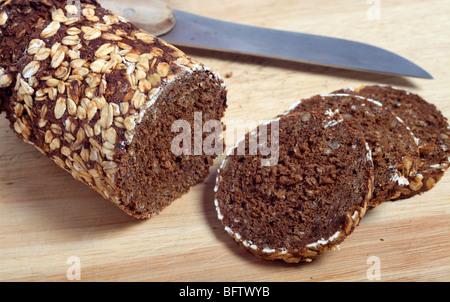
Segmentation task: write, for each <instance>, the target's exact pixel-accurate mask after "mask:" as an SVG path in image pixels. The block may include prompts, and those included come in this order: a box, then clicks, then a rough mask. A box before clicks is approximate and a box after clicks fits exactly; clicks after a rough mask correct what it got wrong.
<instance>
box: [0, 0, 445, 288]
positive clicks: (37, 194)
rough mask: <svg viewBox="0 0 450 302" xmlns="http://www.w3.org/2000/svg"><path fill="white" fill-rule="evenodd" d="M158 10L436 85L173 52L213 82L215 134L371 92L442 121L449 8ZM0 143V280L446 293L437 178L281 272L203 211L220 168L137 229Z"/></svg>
mask: <svg viewBox="0 0 450 302" xmlns="http://www.w3.org/2000/svg"><path fill="white" fill-rule="evenodd" d="M129 2H130V3H132V2H133V1H129ZM168 3H169V4H170V5H171V6H172V7H173V8H177V9H180V10H185V11H188V12H192V13H197V14H202V15H205V16H209V17H213V18H221V19H224V20H227V21H233V22H240V23H245V24H251V25H257V26H264V27H272V28H277V29H284V30H292V31H301V32H306V33H313V34H323V35H330V36H335V37H340V38H347V39H353V40H358V41H361V42H366V43H370V44H373V45H377V46H380V47H383V48H386V49H389V50H391V51H393V52H395V53H397V54H399V55H402V56H404V57H406V58H408V59H410V60H412V61H413V62H415V63H417V64H418V65H420V66H422V67H423V68H425V69H426V70H427V71H428V72H430V73H431V74H432V75H433V76H434V78H435V79H434V80H423V79H415V78H405V77H397V76H389V75H375V74H369V73H363V72H355V71H345V70H339V69H333V68H326V67H318V66H312V65H307V64H293V63H288V62H282V61H278V60H270V59H261V58H254V57H250V56H244V55H232V54H221V53H216V52H210V51H206V50H205V51H204V50H194V49H184V50H185V51H186V52H187V53H188V54H190V55H191V56H193V57H195V58H197V59H198V60H200V61H202V62H204V63H205V64H206V65H208V66H209V67H211V68H212V69H213V70H214V71H216V72H218V73H220V74H221V75H222V76H223V78H224V79H225V81H226V83H227V85H228V88H229V109H228V111H227V113H226V118H225V122H227V121H228V122H230V121H233V120H238V119H243V120H247V119H251V120H257V121H258V120H268V119H270V118H272V117H274V116H275V115H277V114H278V113H281V112H283V111H284V110H285V109H286V108H288V107H289V106H290V105H291V104H292V103H294V102H296V101H297V100H298V99H299V98H302V97H307V96H310V95H312V94H316V93H327V92H330V91H332V90H335V89H338V88H342V87H347V86H359V85H362V84H376V83H381V84H389V85H394V86H397V87H402V88H406V89H409V90H411V91H413V92H416V93H419V94H421V95H422V96H424V97H425V98H426V99H428V100H429V101H430V102H432V103H434V104H436V105H437V106H438V107H439V108H440V109H441V110H442V112H443V113H444V115H445V116H447V117H450V99H449V95H450V85H449V82H450V69H449V66H450V56H449V53H450V40H449V39H448V33H449V32H450V19H449V18H448V16H450V1H448V0H447V1H433V2H429V1H419V0H412V1H400V0H396V1H379V0H373V1H365V0H352V1H333V2H332V4H330V2H329V1H325V0H320V1H291V0H285V1H279V0H247V1H239V0H229V1H211V0H188V1H186V0H170V1H168ZM0 142H1V143H0V280H3V281H70V280H72V279H74V278H75V277H79V278H80V279H81V280H82V281H369V282H372V281H378V280H379V281H450V255H449V253H448V251H449V250H450V188H449V186H450V172H448V173H447V174H446V175H445V176H444V177H443V178H442V180H441V181H440V182H439V183H438V184H437V185H436V187H435V188H433V189H432V190H431V191H430V192H427V193H426V194H424V195H422V196H416V197H413V198H410V199H408V200H402V201H397V202H387V203H384V204H382V205H381V206H379V207H377V208H376V209H375V210H374V211H371V212H370V213H368V214H367V215H366V216H365V217H364V219H363V220H362V222H361V224H360V225H359V227H358V228H357V229H356V230H355V232H354V233H353V234H352V235H351V236H350V237H349V238H347V240H345V241H344V243H343V244H342V245H341V249H340V250H339V251H332V252H329V253H327V254H326V255H323V256H322V257H320V258H319V259H317V260H316V261H314V262H312V263H308V264H296V265H293V264H286V263H283V262H272V261H265V260H260V259H257V258H255V257H254V256H252V255H251V254H250V253H248V252H247V251H245V250H243V249H241V248H240V247H238V246H237V245H236V244H235V242H234V241H233V240H232V239H231V238H230V237H229V236H228V234H226V233H225V232H224V231H223V228H222V226H221V224H220V222H219V221H218V220H217V218H216V213H215V210H214V205H213V188H214V181H215V176H216V169H217V168H218V165H219V163H220V161H221V159H222V157H221V158H218V159H217V161H216V163H215V165H214V167H213V168H212V169H211V175H210V176H209V177H208V178H207V179H206V180H205V181H204V182H203V183H201V184H199V185H197V186H195V187H193V188H192V189H191V191H190V192H189V193H188V194H186V195H185V196H183V197H182V198H180V199H179V200H176V201H175V202H174V203H173V204H171V205H170V206H169V207H168V208H166V209H165V210H164V211H163V212H162V213H161V214H159V215H157V216H155V217H152V218H151V219H149V220H145V221H137V220H135V219H134V218H131V217H129V216H127V215H126V214H124V213H122V212H121V211H120V210H119V209H117V208H116V207H115V206H114V205H112V204H110V203H109V202H108V201H105V200H104V199H102V198H101V197H100V196H99V195H97V194H96V193H95V192H93V191H91V190H90V189H89V188H87V187H86V186H85V185H83V184H81V183H79V182H77V181H76V180H74V179H73V178H72V177H71V176H70V175H68V174H67V173H66V172H65V171H63V170H62V169H60V168H58V167H57V166H56V165H55V164H54V163H53V162H51V161H50V160H49V159H47V158H45V157H44V156H43V155H41V154H40V153H39V152H38V151H37V150H35V149H34V148H33V147H31V146H28V145H26V144H24V143H22V142H21V141H20V140H19V139H17V138H16V137H15V135H14V134H13V132H12V131H11V130H10V129H9V126H8V123H7V121H6V120H5V119H4V118H3V117H1V118H0Z"/></svg>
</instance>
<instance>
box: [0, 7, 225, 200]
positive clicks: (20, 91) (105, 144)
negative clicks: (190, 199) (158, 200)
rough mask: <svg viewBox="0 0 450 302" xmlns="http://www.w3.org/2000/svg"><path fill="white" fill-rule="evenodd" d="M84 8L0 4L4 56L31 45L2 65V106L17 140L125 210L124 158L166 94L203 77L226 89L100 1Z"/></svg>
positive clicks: (191, 61) (190, 62) (218, 79)
mask: <svg viewBox="0 0 450 302" xmlns="http://www.w3.org/2000/svg"><path fill="white" fill-rule="evenodd" d="M81 2H82V3H81V7H77V6H75V5H70V4H69V5H67V4H66V1H46V0H43V1H1V2H0V3H1V6H0V16H1V19H0V26H1V27H0V28H1V30H2V31H3V35H4V36H5V39H9V40H8V41H7V42H5V43H1V44H0V46H1V47H2V55H3V56H4V57H5V56H6V54H5V52H7V51H10V52H11V51H12V46H11V43H13V42H12V41H11V39H12V38H11V35H12V34H19V35H20V38H19V40H20V42H21V43H22V44H20V45H17V47H18V48H23V51H22V52H21V53H20V56H19V53H17V52H14V55H13V56H11V57H9V58H8V60H6V57H5V62H6V63H5V62H4V63H3V66H2V65H0V83H1V84H0V85H1V86H0V87H1V88H2V91H3V98H4V103H3V105H2V108H3V109H4V110H5V111H6V112H7V115H8V119H9V120H10V122H11V125H12V128H13V129H14V131H15V133H16V134H17V136H19V137H20V138H21V139H23V140H24V141H25V142H27V143H30V144H32V145H34V146H35V147H36V148H37V149H39V150H40V151H41V152H42V153H44V154H45V155H47V156H49V157H50V158H52V159H53V160H54V161H55V162H56V163H57V164H58V165H59V166H60V167H62V168H64V169H65V170H67V171H68V172H70V173H71V174H72V175H73V176H74V177H75V178H76V179H78V180H81V181H83V182H85V183H87V184H88V185H89V186H90V187H92V188H94V189H95V190H96V191H98V192H99V193H100V194H102V195H103V196H104V197H105V198H107V199H110V200H112V201H113V202H115V203H116V204H118V205H120V204H121V203H122V201H121V200H119V198H118V197H117V195H118V194H117V190H118V189H117V188H116V186H115V176H116V173H117V171H118V169H119V168H120V167H119V163H120V158H121V157H122V156H123V154H124V152H126V150H127V147H128V146H129V145H130V144H131V143H132V141H133V137H134V135H135V132H136V129H137V128H138V127H139V124H140V123H141V121H142V120H143V118H144V116H145V115H147V114H149V112H150V110H151V109H152V107H153V106H154V105H155V104H156V103H157V101H158V98H159V96H160V95H161V93H162V92H163V91H165V90H167V89H171V87H172V86H173V85H176V83H177V81H179V80H180V79H184V78H186V75H189V74H192V73H195V72H199V71H201V72H204V73H205V76H206V77H209V78H210V79H212V80H211V81H214V82H216V83H217V85H218V87H221V89H224V86H223V83H222V81H221V80H220V78H219V77H218V76H217V75H216V74H214V73H212V72H210V71H209V70H208V69H207V68H206V67H204V66H203V65H202V64H200V63H199V62H196V61H195V60H193V59H191V58H188V57H187V56H186V55H185V54H184V53H183V52H182V51H181V50H179V49H177V48H175V47H174V46H172V45H170V44H168V43H166V42H165V41H163V40H161V39H158V38H156V37H154V36H152V35H150V34H149V33H147V32H145V31H143V30H140V29H138V28H137V27H135V26H134V25H133V24H131V23H129V22H128V21H127V20H126V19H124V18H122V17H120V16H118V15H116V14H115V13H113V12H111V11H108V10H106V9H104V8H102V7H100V6H99V5H98V4H97V3H96V2H95V1H81ZM24 12H27V14H25V13H24ZM33 12H34V13H33ZM28 15H30V18H31V19H30V20H27V16H28ZM33 16H34V17H33ZM14 28H16V29H17V30H14ZM2 39H4V38H3V37H2ZM9 93H10V96H6V95H7V94H9ZM6 97H8V99H7V100H6ZM0 98H1V95H0Z"/></svg>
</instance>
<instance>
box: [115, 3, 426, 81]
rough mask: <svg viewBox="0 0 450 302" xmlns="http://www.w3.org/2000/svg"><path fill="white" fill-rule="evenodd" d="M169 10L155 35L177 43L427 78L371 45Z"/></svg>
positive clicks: (409, 64)
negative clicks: (167, 24) (164, 28)
mask: <svg viewBox="0 0 450 302" xmlns="http://www.w3.org/2000/svg"><path fill="white" fill-rule="evenodd" d="M114 2H117V1H116V0H113V1H111V0H108V1H107V3H109V4H108V5H107V8H110V9H111V10H113V11H114V5H113V3H114ZM144 5H145V4H144ZM122 6H123V3H122ZM116 12H117V11H116ZM172 12H173V16H174V17H175V18H174V19H175V25H174V26H173V28H172V29H171V30H170V31H168V32H167V33H162V34H160V35H159V37H160V38H162V39H164V40H165V41H167V42H169V43H171V44H174V45H176V46H179V47H183V46H187V47H193V48H201V49H209V50H214V51H222V52H232V53H241V54H247V55H253V56H260V57H268V58H275V59H281V60H289V61H295V62H301V63H308V64H315V65H321V66H328V67H337V68H342V69H349V70H359V71H365V72H374V73H381V74H392V75H401V76H410V77H417V78H425V79H432V78H433V77H432V76H431V75H430V74H429V73H428V72H427V71H425V70H424V69H423V68H421V67H420V66H418V65H417V64H415V63H413V62H411V61H410V60H408V59H406V58H404V57H402V56H400V55H397V54H395V53H393V52H391V51H388V50H385V49H383V48H380V47H376V46H373V45H369V44H365V43H361V42H357V41H352V40H346V39H339V38H334V37H328V36H322V35H314V34H307V33H300V32H293V31H283V30H277V29H270V28H263V27H257V26H251V25H243V24H238V23H232V22H226V21H222V20H217V19H212V18H208V17H204V16H200V15H196V14H192V13H188V12H184V11H180V10H176V9H173V10H172ZM117 13H118V12H117ZM125 17H126V18H127V19H128V20H130V21H131V22H133V13H128V14H127V15H126V16H125ZM141 19H142V17H141ZM136 21H138V20H136ZM139 24H140V26H141V27H143V29H144V30H145V25H143V24H142V20H139Z"/></svg>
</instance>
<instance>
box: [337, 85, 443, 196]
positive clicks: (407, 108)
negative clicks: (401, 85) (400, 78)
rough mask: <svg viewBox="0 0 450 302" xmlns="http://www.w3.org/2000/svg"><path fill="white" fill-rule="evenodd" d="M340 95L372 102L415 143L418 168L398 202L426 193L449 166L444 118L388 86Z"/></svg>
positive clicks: (419, 99)
mask: <svg viewBox="0 0 450 302" xmlns="http://www.w3.org/2000/svg"><path fill="white" fill-rule="evenodd" d="M340 92H346V93H354V94H358V95H361V96H366V97H370V98H373V99H375V100H377V101H379V102H380V103H382V104H383V106H384V107H386V108H389V110H391V111H392V112H394V113H395V114H396V115H397V116H398V117H399V118H400V119H401V120H402V121H403V122H404V123H405V124H406V125H407V126H409V127H410V128H411V131H412V132H413V133H414V135H415V136H416V137H417V138H418V140H419V150H420V160H421V163H420V167H419V169H418V171H417V173H416V176H415V177H413V178H411V179H410V180H409V186H408V187H407V188H403V190H402V194H401V195H400V196H399V198H400V199H404V198H408V197H411V196H414V195H416V194H421V193H423V192H425V191H428V190H430V189H431V188H433V187H434V185H435V184H436V183H437V182H438V181H439V180H440V179H441V178H442V176H443V175H444V172H445V171H446V170H447V169H448V166H449V156H450V127H449V124H448V120H447V118H446V117H444V116H443V115H442V113H441V112H440V111H439V109H437V108H436V106H435V105H434V104H431V103H429V102H427V101H426V100H424V99H423V98H422V97H421V96H419V95H417V94H414V93H411V92H409V91H406V90H403V89H398V88H393V87H390V86H379V85H373V86H363V87H360V88H358V89H351V88H346V89H343V90H340Z"/></svg>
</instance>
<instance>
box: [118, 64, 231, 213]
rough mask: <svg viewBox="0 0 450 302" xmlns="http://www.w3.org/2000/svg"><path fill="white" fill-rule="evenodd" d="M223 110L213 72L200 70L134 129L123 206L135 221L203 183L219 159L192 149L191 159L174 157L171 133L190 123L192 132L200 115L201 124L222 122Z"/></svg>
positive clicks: (123, 166)
mask: <svg viewBox="0 0 450 302" xmlns="http://www.w3.org/2000/svg"><path fill="white" fill-rule="evenodd" d="M225 108H226V90H225V89H224V87H223V86H222V85H221V84H220V82H219V81H218V79H217V78H216V75H214V74H213V73H211V72H210V71H206V70H198V71H196V72H194V73H193V74H190V75H189V76H184V77H183V78H182V79H178V80H177V82H176V85H175V84H173V85H171V86H170V87H169V89H167V90H165V91H164V92H163V93H162V94H161V95H160V96H159V98H158V101H157V102H156V103H155V105H154V106H153V107H152V108H150V110H148V111H147V113H146V114H145V116H144V118H143V120H142V122H141V123H140V124H139V125H138V126H137V127H136V133H135V134H134V136H133V142H132V143H131V145H130V146H129V147H128V148H127V150H126V151H125V152H123V155H122V157H121V158H120V164H119V166H120V169H119V171H118V172H117V174H116V187H117V188H120V190H118V192H117V193H118V196H117V197H118V200H119V206H120V207H122V208H123V209H124V210H125V211H126V212H128V213H130V214H131V215H133V216H137V217H140V218H146V217H150V216H151V215H153V214H155V213H158V212H160V211H161V210H162V209H163V208H164V207H166V206H167V205H168V204H170V203H171V202H172V201H173V200H174V199H176V198H178V197H180V196H181V195H183V194H185V193H186V192H187V191H188V190H189V189H190V187H191V186H193V185H195V184H197V183H198V182H200V181H201V180H203V179H204V178H205V177H206V176H207V175H208V173H209V168H210V167H211V165H212V164H213V161H214V159H215V158H216V156H217V155H218V154H212V155H207V154H205V153H204V152H203V154H201V155H197V154H194V153H193V149H192V154H189V155H184V154H177V153H174V152H173V151H172V150H171V145H172V143H173V140H174V137H175V136H177V135H178V134H179V133H177V132H172V130H171V127H172V125H173V124H174V123H175V122H176V121H186V122H188V123H189V127H190V129H192V130H193V129H194V118H195V115H196V114H197V115H198V114H201V116H202V119H203V120H202V124H203V122H206V121H210V120H215V121H220V120H221V118H222V116H223V115H224V111H225ZM192 135H193V133H192ZM203 138H204V135H203ZM192 146H193V145H192Z"/></svg>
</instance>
